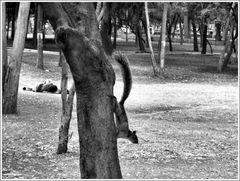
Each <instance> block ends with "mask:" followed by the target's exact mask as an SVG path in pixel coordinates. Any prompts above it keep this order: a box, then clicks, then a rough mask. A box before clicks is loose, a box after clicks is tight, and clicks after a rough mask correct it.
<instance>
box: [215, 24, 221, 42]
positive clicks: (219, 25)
mask: <svg viewBox="0 0 240 181" xmlns="http://www.w3.org/2000/svg"><path fill="white" fill-rule="evenodd" d="M215 27H216V35H215V40H216V41H221V21H217V22H215Z"/></svg>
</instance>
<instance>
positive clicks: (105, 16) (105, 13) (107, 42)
mask: <svg viewBox="0 0 240 181" xmlns="http://www.w3.org/2000/svg"><path fill="white" fill-rule="evenodd" d="M105 6H106V7H105V8H104V10H102V13H101V14H102V20H101V29H100V33H101V37H102V42H103V47H104V50H105V52H106V53H107V55H111V54H112V52H113V45H112V41H111V35H110V36H109V28H110V26H111V21H110V19H111V14H110V3H106V4H105ZM99 16H100V15H99ZM99 21H100V20H99Z"/></svg>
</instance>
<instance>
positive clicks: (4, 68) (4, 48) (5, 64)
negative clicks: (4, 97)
mask: <svg viewBox="0 0 240 181" xmlns="http://www.w3.org/2000/svg"><path fill="white" fill-rule="evenodd" d="M7 58H8V57H7V37H6V3H5V2H3V3H2V91H3V92H4V80H5V75H6V72H7V67H8V59H7Z"/></svg>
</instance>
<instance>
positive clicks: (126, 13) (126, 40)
mask: <svg viewBox="0 0 240 181" xmlns="http://www.w3.org/2000/svg"><path fill="white" fill-rule="evenodd" d="M126 19H127V21H128V9H127V10H126ZM126 42H127V43H128V22H127V24H126Z"/></svg>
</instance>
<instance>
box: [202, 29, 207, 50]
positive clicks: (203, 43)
mask: <svg viewBox="0 0 240 181" xmlns="http://www.w3.org/2000/svg"><path fill="white" fill-rule="evenodd" d="M202 33H203V34H202V51H201V54H206V52H207V25H206V24H204V25H203V32H202Z"/></svg>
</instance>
